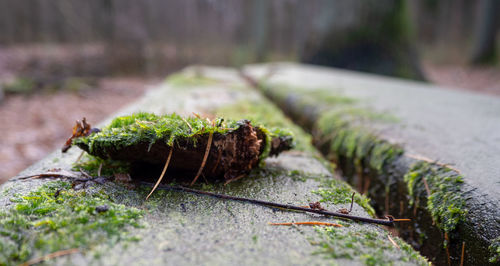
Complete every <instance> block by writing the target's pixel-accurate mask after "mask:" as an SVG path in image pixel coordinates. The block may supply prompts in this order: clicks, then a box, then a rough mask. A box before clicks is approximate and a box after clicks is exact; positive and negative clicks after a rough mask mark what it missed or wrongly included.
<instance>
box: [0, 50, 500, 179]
mask: <svg viewBox="0 0 500 266" xmlns="http://www.w3.org/2000/svg"><path fill="white" fill-rule="evenodd" d="M90 53H92V51H90ZM27 54H28V53H22V52H20V53H18V55H19V56H18V57H17V58H16V54H15V53H12V50H5V49H0V84H2V83H5V82H12V81H15V80H16V79H17V78H18V76H20V75H25V76H26V71H25V66H26V65H30V64H32V61H30V58H29V56H27ZM68 54H71V53H68V52H67V51H63V53H62V54H61V56H59V57H57V56H56V57H57V58H58V59H57V60H56V62H57V64H62V65H61V66H59V67H58V68H59V69H65V66H64V62H65V61H70V63H69V64H72V65H75V61H74V60H73V59H71V57H68ZM84 57H85V58H88V57H86V56H84ZM72 60H73V61H72ZM66 63H68V62H66ZM76 64H78V63H76ZM50 65H51V64H50V62H49V63H48V64H46V62H43V60H42V61H41V62H40V61H37V63H36V64H35V68H39V67H40V66H42V67H43V66H49V68H50ZM422 65H423V69H424V73H425V74H426V76H427V79H428V80H429V81H430V82H433V83H435V84H437V85H441V86H445V87H450V88H453V89H457V90H469V91H477V92H480V93H486V94H489V95H497V96H500V67H499V66H496V67H472V66H468V65H465V64H449V65H446V64H442V63H439V64H437V63H435V62H431V60H425V61H424V63H423V64H422ZM90 67H92V66H90ZM20 73H23V74H20ZM43 73H44V72H43V71H42V72H37V75H41V76H44V74H43ZM67 74H68V73H66V74H65V75H67ZM70 74H71V73H70ZM166 74H168V73H165V75H166ZM50 75H53V73H51V74H50ZM68 78H71V77H65V80H66V81H68V80H69V79H68ZM163 78H164V77H148V78H145V77H129V76H128V77H109V76H97V77H93V78H92V79H91V82H87V83H85V82H84V84H83V86H82V85H81V84H80V83H76V84H77V85H78V86H76V89H75V86H74V83H75V82H72V83H71V82H70V84H73V85H71V86H68V82H63V83H61V82H60V81H57V80H56V81H57V82H59V83H58V84H59V85H58V87H57V88H56V89H54V88H53V87H51V88H52V89H49V90H47V89H41V90H36V91H28V92H26V91H22V90H21V91H20V92H15V93H12V92H6V93H5V95H4V96H3V99H2V98H1V97H0V132H1V137H0V166H1V167H0V184H1V183H3V182H5V181H6V180H7V179H8V178H10V177H12V176H14V175H15V174H17V173H18V172H19V171H21V170H23V169H24V168H26V167H27V166H29V165H30V164H33V163H34V162H36V161H38V160H40V159H42V158H43V157H44V156H46V155H47V154H48V153H50V152H52V151H54V150H55V149H59V148H61V147H62V145H63V144H64V142H65V140H66V139H67V138H68V137H69V136H70V135H71V130H72V127H73V125H74V123H75V120H77V119H81V118H82V117H83V116H85V117H86V118H87V121H88V122H89V123H91V124H95V123H98V122H100V121H102V120H103V119H105V118H106V117H108V116H109V115H111V114H112V113H114V112H116V111H117V110H118V109H120V108H121V107H123V106H125V105H127V104H128V103H131V102H133V101H135V100H136V99H138V98H139V97H140V96H141V95H142V94H143V93H144V92H145V91H146V89H147V87H149V86H151V85H154V84H157V83H159V82H161V80H162V79H163ZM52 81H53V80H51V81H48V82H52ZM63 81H64V80H63ZM61 84H63V85H61ZM45 87H47V86H45ZM68 87H69V88H68ZM4 88H5V86H4Z"/></svg>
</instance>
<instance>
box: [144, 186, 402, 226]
mask: <svg viewBox="0 0 500 266" xmlns="http://www.w3.org/2000/svg"><path fill="white" fill-rule="evenodd" d="M141 184H143V185H147V186H153V185H154V184H153V183H149V182H141ZM157 189H161V190H172V191H183V192H189V193H193V194H198V195H206V196H211V197H215V198H219V199H226V200H234V201H242V202H248V203H253V204H258V205H263V206H267V207H274V208H280V209H286V210H296V211H303V212H312V213H317V214H323V215H326V216H333V217H337V218H340V219H348V220H353V221H358V222H365V223H373V224H380V225H387V226H394V222H403V221H407V220H408V219H394V218H392V217H388V219H374V218H368V217H360V216H353V215H348V214H343V213H338V212H329V211H325V210H317V209H310V208H304V207H299V206H294V205H288V204H281V203H275V202H269V201H263V200H257V199H247V198H241V197H235V196H229V195H223V194H217V193H212V192H207V191H202V190H196V189H191V188H186V187H180V186H167V185H160V186H158V187H157Z"/></svg>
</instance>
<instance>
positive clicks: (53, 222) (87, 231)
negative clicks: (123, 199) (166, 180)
mask: <svg viewBox="0 0 500 266" xmlns="http://www.w3.org/2000/svg"><path fill="white" fill-rule="evenodd" d="M11 201H12V202H14V203H15V206H14V207H12V208H10V209H8V210H3V211H0V265H11V264H18V263H20V262H24V261H26V260H28V259H30V258H32V257H36V256H41V255H45V254H49V253H52V252H55V251H58V250H63V249H69V248H82V249H85V250H89V251H92V248H93V247H95V246H96V245H98V244H101V243H107V244H109V245H112V244H114V243H116V242H117V241H120V240H135V239H136V238H135V237H131V236H129V235H128V234H127V231H128V230H127V228H129V226H133V227H139V226H140V225H139V223H138V222H139V219H140V218H141V215H142V212H141V211H140V210H138V209H135V208H131V207H127V206H124V205H121V204H118V203H115V202H113V201H112V200H111V199H110V198H109V197H108V196H107V194H106V193H104V192H103V191H94V192H85V191H74V190H72V189H71V184H70V183H68V182H63V181H53V182H48V183H46V184H44V185H43V186H41V187H40V188H38V189H37V190H35V191H32V192H30V193H28V194H27V195H15V196H14V197H13V198H12V199H11ZM104 205H105V206H107V207H108V210H107V211H103V212H98V211H96V208H97V207H98V206H104ZM93 251H95V252H97V253H98V252H99V251H98V250H93Z"/></svg>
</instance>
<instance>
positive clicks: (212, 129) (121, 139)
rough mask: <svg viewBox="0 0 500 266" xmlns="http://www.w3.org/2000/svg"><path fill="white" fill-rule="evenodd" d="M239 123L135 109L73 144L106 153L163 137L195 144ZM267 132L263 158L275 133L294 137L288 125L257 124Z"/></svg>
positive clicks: (230, 129) (281, 136)
mask: <svg viewBox="0 0 500 266" xmlns="http://www.w3.org/2000/svg"><path fill="white" fill-rule="evenodd" d="M238 127H239V122H237V121H232V120H224V119H222V118H218V119H216V120H215V121H214V122H212V121H209V120H208V119H202V118H197V117H186V118H185V119H183V118H182V117H181V116H179V115H177V114H175V113H174V114H170V115H162V116H157V115H155V114H152V113H135V114H132V115H129V116H122V117H117V118H115V119H113V121H112V122H111V124H110V125H108V126H107V127H105V128H103V129H102V130H101V132H98V133H94V134H92V135H90V136H88V137H81V138H77V139H75V140H74V141H73V144H76V145H79V146H86V147H88V150H89V152H90V153H91V154H93V153H94V151H99V153H100V154H106V153H107V151H108V150H117V149H121V148H123V147H127V146H134V145H138V144H141V143H149V147H151V146H152V145H153V144H154V143H156V142H157V141H163V142H165V143H166V144H167V145H169V146H172V145H174V143H175V142H177V141H179V140H182V141H188V142H193V144H195V145H196V141H197V136H201V135H208V134H209V133H214V134H217V133H219V134H226V133H229V132H231V131H233V130H235V129H237V128H238ZM258 128H259V130H261V131H262V132H263V133H264V134H265V136H266V143H265V145H266V147H265V149H264V151H265V152H264V153H263V154H261V158H265V157H266V156H267V154H268V152H269V150H270V140H271V138H273V137H280V138H284V139H287V138H292V136H291V134H290V133H289V132H288V131H287V130H286V129H271V130H268V129H266V128H263V127H258Z"/></svg>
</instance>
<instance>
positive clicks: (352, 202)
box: [349, 192, 356, 213]
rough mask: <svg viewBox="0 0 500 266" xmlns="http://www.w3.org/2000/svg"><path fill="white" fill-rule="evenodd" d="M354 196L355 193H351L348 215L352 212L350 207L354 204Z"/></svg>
mask: <svg viewBox="0 0 500 266" xmlns="http://www.w3.org/2000/svg"><path fill="white" fill-rule="evenodd" d="M354 194H356V192H353V193H352V196H351V207H350V208H349V213H350V212H351V211H352V205H353V204H354Z"/></svg>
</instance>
